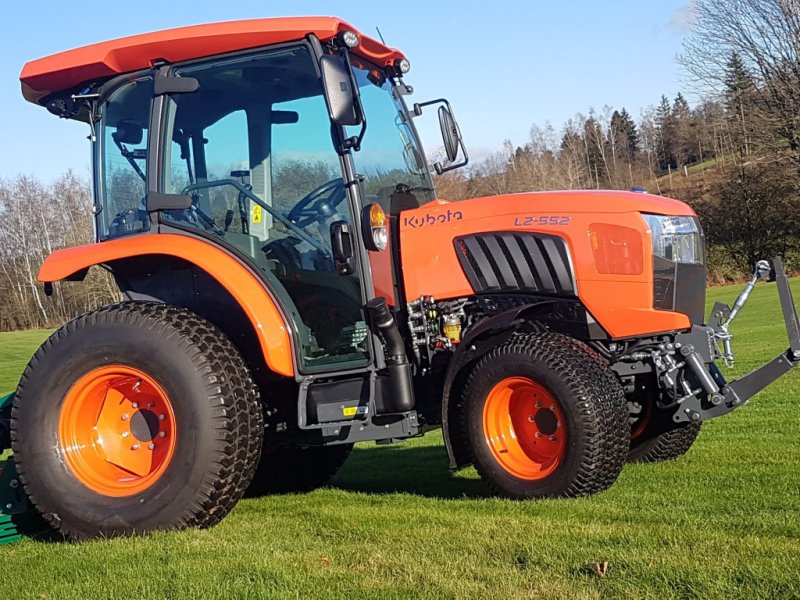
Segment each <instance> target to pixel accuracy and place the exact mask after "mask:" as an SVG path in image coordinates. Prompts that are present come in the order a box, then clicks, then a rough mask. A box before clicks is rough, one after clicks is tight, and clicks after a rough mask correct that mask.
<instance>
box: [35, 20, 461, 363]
mask: <svg viewBox="0 0 800 600" xmlns="http://www.w3.org/2000/svg"><path fill="white" fill-rule="evenodd" d="M337 26H338V27H339V28H340V29H341V31H340V32H338V33H337V35H335V36H334V37H332V38H331V39H328V40H320V38H319V37H318V36H316V35H314V34H310V35H307V36H306V37H305V39H301V40H298V41H294V42H285V43H279V44H272V45H269V46H265V47H261V48H258V49H255V50H245V51H238V52H226V53H222V54H221V55H220V54H217V55H214V56H210V57H204V56H199V57H197V58H191V59H189V60H183V61H178V62H175V63H174V64H171V63H170V64H167V63H166V61H158V60H153V59H152V55H151V62H152V63H153V64H152V66H148V67H147V68H144V69H139V70H137V71H134V72H131V73H124V74H121V75H119V76H117V77H114V78H111V79H109V80H108V81H106V82H103V83H102V84H100V85H94V86H89V87H87V88H86V89H85V90H82V93H81V94H78V95H76V94H69V95H66V96H65V95H64V94H58V93H57V94H55V95H53V96H51V97H49V98H47V99H44V100H42V102H44V103H45V104H46V105H47V106H48V108H50V110H51V111H54V112H60V114H61V116H68V117H73V118H80V119H83V120H87V121H89V122H90V123H91V125H92V127H93V131H95V132H96V134H95V144H94V160H95V168H94V173H95V184H96V186H95V188H96V189H95V195H96V219H97V222H96V231H97V236H98V241H99V242H108V241H113V240H117V239H121V238H125V237H127V236H134V235H146V234H153V233H178V234H181V235H186V234H188V235H191V236H196V237H198V238H202V239H204V240H206V241H209V242H211V243H213V244H215V245H218V246H220V247H221V248H224V249H225V251H226V252H228V253H230V254H232V255H234V256H236V258H237V259H239V260H241V261H243V262H244V263H245V264H246V265H247V267H248V268H250V269H252V270H253V271H255V272H256V274H257V276H258V277H259V278H261V279H263V280H264V281H265V283H266V284H267V287H268V289H269V290H270V292H271V293H272V294H274V296H275V300H276V304H277V305H278V306H280V307H281V309H282V311H283V312H284V313H285V314H284V316H285V317H286V320H287V321H288V323H289V324H290V327H291V328H292V329H293V333H294V336H293V337H294V339H295V359H296V362H297V367H298V371H300V372H304V373H319V372H324V371H337V370H348V369H363V368H365V367H367V366H368V365H370V364H373V354H374V353H373V350H372V348H371V342H370V335H369V329H368V327H367V323H366V317H365V315H364V312H363V306H364V304H365V303H366V301H367V300H368V299H370V298H372V297H374V296H375V295H376V288H375V285H376V284H375V282H374V281H373V277H377V279H378V280H379V281H378V283H377V286H378V290H377V291H378V292H380V293H382V294H383V295H385V296H388V297H389V298H390V300H391V299H392V298H393V296H394V288H395V286H394V281H393V279H392V270H391V261H390V260H387V258H386V257H378V256H377V255H376V253H377V252H378V251H379V250H380V249H379V248H377V247H376V246H374V244H373V241H372V240H371V239H369V240H366V242H362V241H361V240H360V238H361V236H362V234H366V235H368V236H369V237H371V236H372V228H371V226H370V225H369V221H370V218H372V219H373V220H374V219H375V218H379V219H380V218H381V217H380V216H377V217H376V213H377V214H379V213H380V211H383V213H384V214H385V213H394V214H395V215H396V214H397V213H399V211H400V210H402V209H406V208H417V207H419V206H421V205H423V204H425V203H427V202H430V201H431V200H433V199H434V189H433V183H432V180H431V175H430V172H429V166H428V164H427V161H426V159H425V154H424V151H423V148H422V145H421V143H420V141H419V138H418V136H417V132H416V129H415V127H414V123H413V117H414V116H415V113H414V112H412V111H410V110H409V109H408V108H407V106H406V104H405V102H404V99H403V97H404V96H405V95H407V94H409V93H410V92H411V88H410V87H409V86H407V85H406V84H405V83H404V82H403V80H402V76H403V74H404V72H405V71H407V70H408V68H409V62H408V60H407V59H406V58H405V57H403V56H402V55H400V54H399V53H398V52H397V51H390V50H389V49H386V48H381V50H380V51H381V52H382V55H378V54H377V53H376V51H375V49H374V48H375V47H380V45H379V44H378V43H377V42H375V41H374V40H370V39H369V38H366V40H362V37H361V36H360V34H356V33H355V31H354V30H352V29H349V28H346V27H345V26H344V24H342V23H341V22H338V23H337ZM362 46H364V47H365V48H366V49H367V52H363V51H362V52H359V50H360V48H361V47H362ZM131 47H133V45H131ZM137 47H139V48H141V45H137ZM370 50H371V54H372V55H371V56H370V55H369V54H370V52H369V51H370ZM193 54H202V53H201V52H198V51H197V50H195V51H194V52H193ZM365 54H367V55H366V56H365ZM376 58H377V60H376ZM23 81H26V79H25V77H24V76H23ZM82 85H83V84H82ZM415 109H416V113H417V114H420V113H421V108H420V107H419V106H417V107H415ZM443 112H447V114H446V115H445V116H444V117H443V116H442V115H443ZM445 117H446V118H445ZM440 120H441V121H442V124H443V126H446V127H449V128H450V129H451V131H447V133H448V135H449V136H450V138H451V143H452V141H453V138H452V136H453V131H455V132H456V133H457V131H458V128H457V126H456V125H455V123H454V121H453V119H452V115H451V113H450V112H449V106H443V107H442V109H441V111H440ZM367 125H369V127H367ZM458 141H459V142H460V138H459V139H458ZM462 146H463V144H462ZM437 168H438V169H440V170H441V169H442V168H443V167H442V166H441V165H439V164H437ZM445 168H446V167H445ZM373 204H377V206H378V207H380V210H378V209H377V208H376V209H372V208H371V206H372V205H373ZM370 215H372V217H370ZM378 229H380V228H378ZM379 235H383V234H379ZM387 237H388V235H387ZM367 248H372V250H374V251H375V252H373V253H368V251H367ZM370 254H372V256H370ZM372 266H374V267H375V268H374V269H372V268H370V267H372ZM373 271H379V272H378V273H373ZM134 292H135V290H134Z"/></svg>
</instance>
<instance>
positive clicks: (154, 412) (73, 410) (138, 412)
mask: <svg viewBox="0 0 800 600" xmlns="http://www.w3.org/2000/svg"><path fill="white" fill-rule="evenodd" d="M175 434H176V431H175V416H174V413H173V410H172V403H171V402H170V400H169V397H168V396H167V394H166V393H165V392H164V390H163V389H162V388H161V386H160V385H159V384H158V383H157V382H156V381H155V380H154V379H153V378H152V377H150V376H148V375H147V374H146V373H144V372H143V371H140V370H139V369H136V368H133V367H129V366H125V365H112V366H108V367H101V368H98V369H95V370H93V371H90V372H89V373H87V374H86V375H84V376H83V377H81V378H80V379H79V380H78V381H77V382H75V384H74V385H73V386H72V387H71V388H70V390H69V391H68V392H67V394H66V396H65V398H64V402H63V404H62V408H61V416H60V419H59V442H60V443H59V446H60V451H61V453H62V455H63V456H64V458H65V462H66V464H67V466H68V467H69V468H70V470H71V471H72V473H73V475H74V476H75V477H76V479H78V481H80V482H81V483H82V484H83V485H85V486H86V487H88V488H90V489H92V490H94V491H96V492H98V493H100V494H103V495H107V496H128V495H132V494H136V493H139V492H142V491H144V490H146V489H147V488H149V487H150V486H151V485H153V484H154V483H155V482H156V481H158V479H160V477H161V475H162V474H163V473H164V471H165V470H166V468H167V466H168V465H169V462H170V460H171V458H172V454H173V452H174V450H175V440H176V435H175Z"/></svg>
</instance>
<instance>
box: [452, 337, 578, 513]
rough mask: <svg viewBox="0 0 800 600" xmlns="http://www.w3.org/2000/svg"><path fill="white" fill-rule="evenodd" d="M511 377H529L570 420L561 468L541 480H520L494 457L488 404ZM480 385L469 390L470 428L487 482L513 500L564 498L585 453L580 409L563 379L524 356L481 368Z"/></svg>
mask: <svg viewBox="0 0 800 600" xmlns="http://www.w3.org/2000/svg"><path fill="white" fill-rule="evenodd" d="M509 377H527V378H529V379H531V380H533V381H535V382H536V383H539V384H540V385H542V386H544V388H545V389H546V390H547V391H549V392H550V393H551V394H552V395H553V397H554V398H555V399H556V400H557V401H558V403H559V404H560V405H561V409H562V411H563V413H564V415H565V418H566V420H567V424H566V425H567V427H566V429H567V448H566V451H565V453H564V457H563V458H562V460H561V464H560V465H558V467H556V469H555V470H554V471H553V472H552V473H551V474H550V475H548V476H546V477H544V478H543V479H539V480H529V479H521V478H518V477H515V476H514V475H512V474H511V473H509V472H508V471H506V470H505V469H504V468H503V467H502V466H501V465H500V463H499V462H498V461H497V459H496V458H495V457H494V455H493V454H492V451H491V449H490V448H489V444H488V442H487V441H486V437H485V432H484V428H483V412H484V407H485V406H486V401H487V398H488V396H489V392H491V390H492V388H494V386H495V385H497V383H499V382H500V381H502V380H503V379H506V378H509ZM480 380H481V381H480V383H479V384H478V386H477V387H473V388H472V389H470V393H469V396H468V398H467V407H466V410H467V425H468V435H469V440H470V445H471V447H472V452H473V458H474V460H475V462H476V463H478V464H477V465H476V466H478V468H479V470H481V471H483V474H484V476H485V478H486V479H488V480H489V481H491V482H492V484H493V485H494V486H495V487H497V488H498V491H500V492H502V493H504V494H507V495H509V496H511V497H513V498H538V497H553V496H561V495H564V494H565V491H566V490H567V489H568V488H569V486H570V485H571V484H572V482H573V480H574V478H575V476H576V474H577V472H578V470H579V469H580V466H581V457H582V456H583V455H584V454H585V452H586V445H587V443H588V440H587V439H586V435H585V432H584V431H583V424H582V423H581V422H580V420H579V419H577V418H576V415H577V413H578V411H579V410H580V407H579V406H577V403H578V399H576V398H574V396H573V394H572V390H571V389H570V387H569V385H568V384H567V383H566V382H565V381H564V379H563V378H562V377H561V376H559V374H558V373H556V372H555V371H554V370H553V369H552V368H551V367H549V366H548V365H546V364H545V363H543V362H539V361H533V360H531V357H530V356H528V355H525V354H516V353H514V354H511V353H509V354H503V355H500V356H498V357H494V358H493V359H492V360H490V361H489V362H488V363H485V364H484V365H483V366H482V369H481V371H480Z"/></svg>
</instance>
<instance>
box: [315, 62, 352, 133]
mask: <svg viewBox="0 0 800 600" xmlns="http://www.w3.org/2000/svg"><path fill="white" fill-rule="evenodd" d="M319 67H320V71H321V73H322V87H323V89H324V90H325V100H326V102H327V104H328V114H329V115H330V117H331V121H333V122H334V123H336V124H337V125H345V126H347V125H358V124H360V123H361V115H360V114H359V112H358V109H357V108H356V94H355V91H354V90H353V77H352V75H351V73H350V70H349V69H348V68H347V61H345V59H344V58H343V57H341V56H338V55H336V54H326V55H325V56H322V57H321V58H320V59H319Z"/></svg>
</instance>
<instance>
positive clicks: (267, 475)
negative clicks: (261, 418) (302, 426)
mask: <svg viewBox="0 0 800 600" xmlns="http://www.w3.org/2000/svg"><path fill="white" fill-rule="evenodd" d="M352 450H353V444H337V445H335V446H277V447H268V446H264V449H263V451H262V453H261V460H260V461H259V463H258V468H257V469H256V474H255V475H254V476H253V481H252V482H251V483H250V487H249V488H248V490H247V496H248V497H255V496H266V495H268V494H288V493H301V492H310V491H312V490H315V489H317V488H318V487H322V486H323V485H325V484H327V483H328V482H329V481H330V480H331V479H332V478H333V476H334V475H336V473H338V472H339V469H341V468H342V466H343V465H344V463H345V461H346V460H347V457H348V456H350V452H351V451H352Z"/></svg>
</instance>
